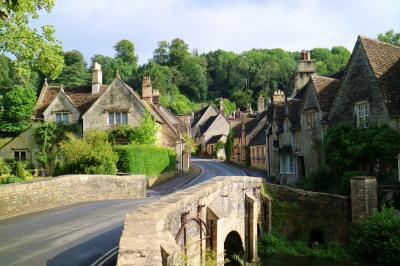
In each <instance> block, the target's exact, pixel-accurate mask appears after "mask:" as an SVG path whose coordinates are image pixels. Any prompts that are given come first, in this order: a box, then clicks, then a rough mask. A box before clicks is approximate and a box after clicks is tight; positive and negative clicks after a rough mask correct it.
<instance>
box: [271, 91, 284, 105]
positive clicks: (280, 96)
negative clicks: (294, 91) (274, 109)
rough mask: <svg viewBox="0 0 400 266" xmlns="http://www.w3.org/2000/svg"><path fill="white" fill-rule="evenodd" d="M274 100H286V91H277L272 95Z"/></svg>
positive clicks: (277, 101)
mask: <svg viewBox="0 0 400 266" xmlns="http://www.w3.org/2000/svg"><path fill="white" fill-rule="evenodd" d="M272 102H274V103H283V102H285V93H284V92H283V91H281V90H277V91H275V92H274V95H273V96H272Z"/></svg>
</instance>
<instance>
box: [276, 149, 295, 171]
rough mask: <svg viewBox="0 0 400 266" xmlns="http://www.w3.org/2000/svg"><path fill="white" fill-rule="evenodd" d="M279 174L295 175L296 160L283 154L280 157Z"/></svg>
mask: <svg viewBox="0 0 400 266" xmlns="http://www.w3.org/2000/svg"><path fill="white" fill-rule="evenodd" d="M279 173H280V174H284V175H293V174H294V158H293V156H292V155H290V154H281V155H280V156H279Z"/></svg>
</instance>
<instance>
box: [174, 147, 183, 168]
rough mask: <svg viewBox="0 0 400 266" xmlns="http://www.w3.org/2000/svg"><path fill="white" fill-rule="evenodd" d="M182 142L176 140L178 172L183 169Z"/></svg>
mask: <svg viewBox="0 0 400 266" xmlns="http://www.w3.org/2000/svg"><path fill="white" fill-rule="evenodd" d="M182 146H183V145H182V142H180V141H176V142H175V150H176V170H178V172H180V171H182V153H183V147H182Z"/></svg>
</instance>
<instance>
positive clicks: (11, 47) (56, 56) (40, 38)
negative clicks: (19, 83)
mask: <svg viewBox="0 0 400 266" xmlns="http://www.w3.org/2000/svg"><path fill="white" fill-rule="evenodd" d="M53 6H54V0H19V1H2V2H1V3H0V31H1V34H0V47H1V48H0V51H2V52H4V53H7V54H12V55H13V56H14V57H15V58H16V61H15V62H14V67H15V69H16V72H17V74H18V76H20V77H21V78H22V79H23V80H24V81H25V83H27V82H28V81H29V77H30V72H31V69H32V68H33V69H38V70H40V72H42V73H43V74H44V75H46V76H50V77H52V78H55V77H57V76H58V74H59V73H60V72H61V69H62V67H63V58H62V55H61V51H62V49H61V46H60V44H59V42H58V41H57V40H56V39H55V38H54V28H53V27H52V26H49V25H47V26H43V27H42V28H41V31H40V30H37V29H34V28H31V27H30V24H31V22H32V19H34V20H36V19H38V17H39V13H40V12H42V11H46V12H50V10H51V9H52V8H53Z"/></svg>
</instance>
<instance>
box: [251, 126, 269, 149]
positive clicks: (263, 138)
mask: <svg viewBox="0 0 400 266" xmlns="http://www.w3.org/2000/svg"><path fill="white" fill-rule="evenodd" d="M266 129H267V126H266V125H265V126H264V127H263V128H262V129H261V130H260V131H259V132H258V133H257V135H256V136H255V137H254V138H253V139H252V140H251V141H250V143H249V146H256V145H265V144H266V143H267V134H266V132H265V130H266Z"/></svg>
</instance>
